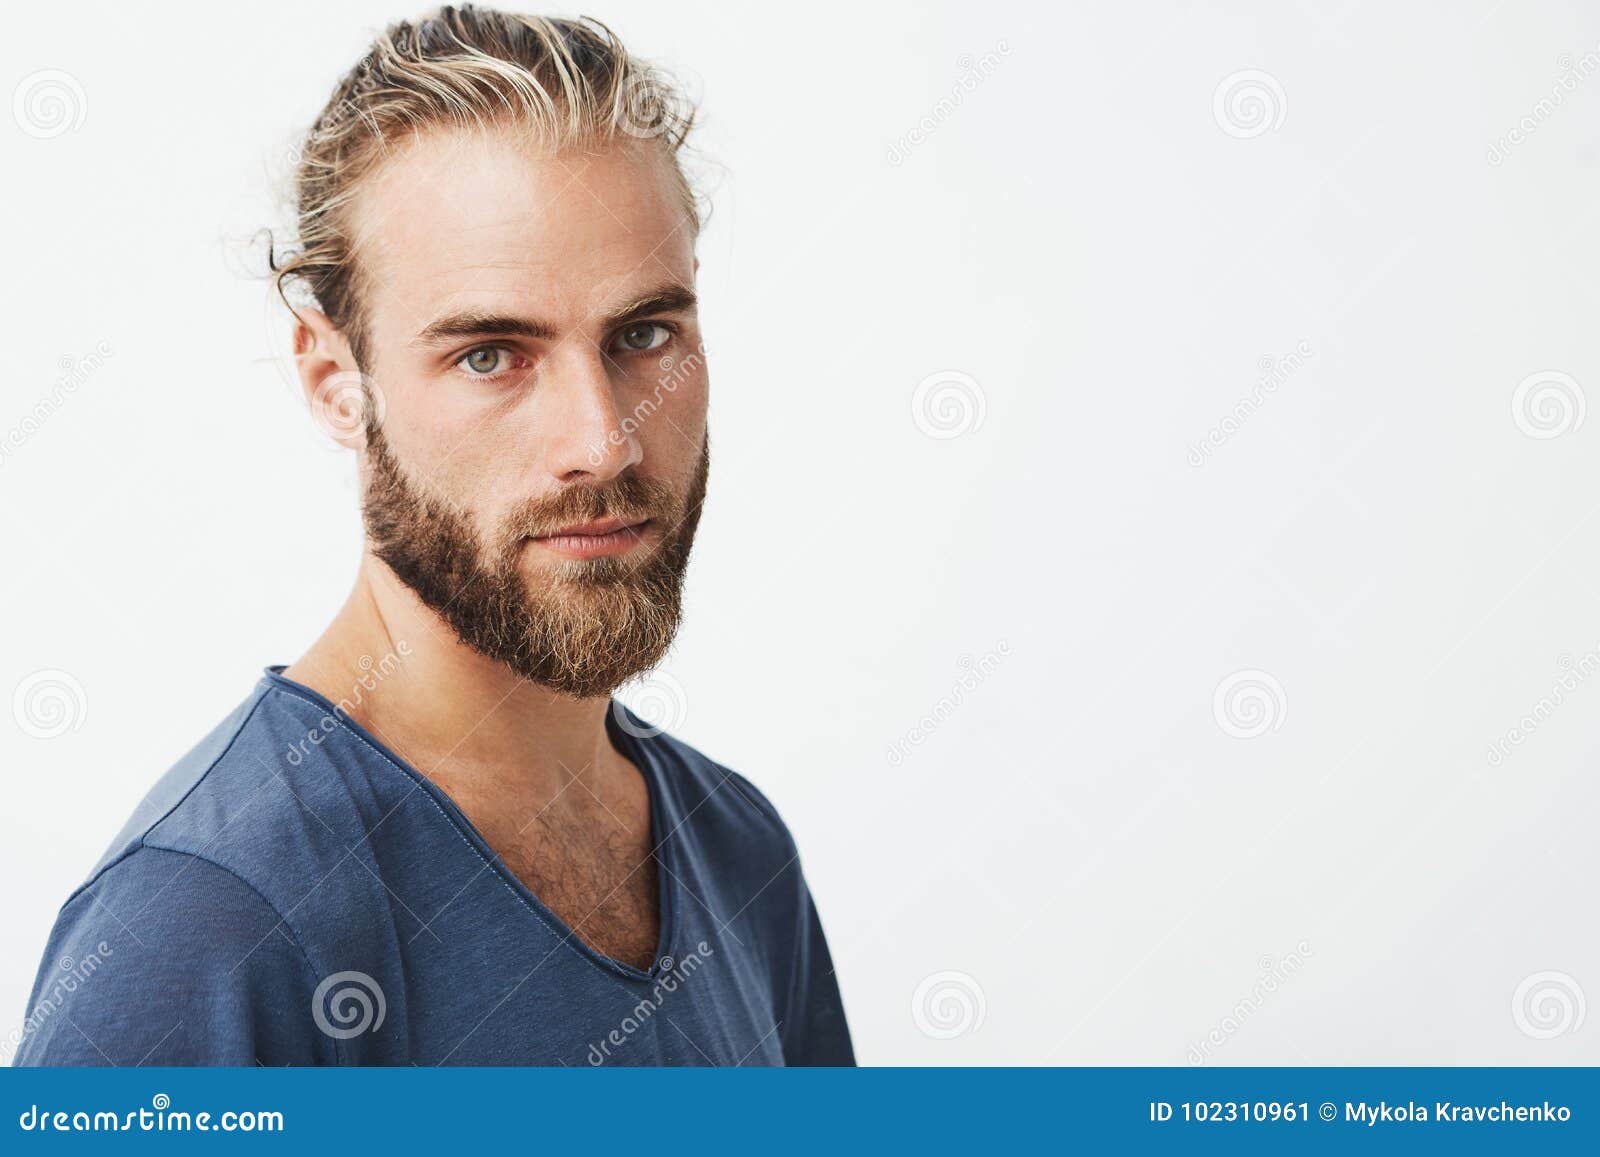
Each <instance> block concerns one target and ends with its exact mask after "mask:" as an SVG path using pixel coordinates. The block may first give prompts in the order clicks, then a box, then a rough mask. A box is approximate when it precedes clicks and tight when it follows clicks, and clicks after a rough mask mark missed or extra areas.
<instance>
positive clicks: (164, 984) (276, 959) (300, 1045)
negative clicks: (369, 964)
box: [14, 847, 337, 1066]
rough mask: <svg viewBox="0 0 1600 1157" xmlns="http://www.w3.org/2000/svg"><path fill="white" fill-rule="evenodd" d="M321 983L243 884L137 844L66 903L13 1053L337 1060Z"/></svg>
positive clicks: (44, 1057) (26, 1059)
mask: <svg viewBox="0 0 1600 1157" xmlns="http://www.w3.org/2000/svg"><path fill="white" fill-rule="evenodd" d="M315 987H316V979H315V977H314V975H313V973H312V968H311V965H310V963H309V961H308V960H307V959H306V956H305V953H304V952H303V951H302V950H301V948H300V947H299V945H298V944H297V943H296V942H295V940H294V938H293V934H292V932H291V930H290V929H289V928H288V927H287V926H285V925H284V923H283V921H282V919H281V918H280V917H279V915H278V913H277V911H276V910H275V909H274V908H273V907H272V905H271V904H269V903H268V902H267V901H266V900H265V899H263V898H262V896H261V895H260V894H259V893H258V892H257V891H256V890H255V889H254V888H252V887H251V886H250V885H249V884H248V883H246V882H245V881H244V880H243V879H241V878H240V877H238V876H236V875H234V874H233V873H232V872H230V871H228V870H226V869H225V868H222V867H220V866H218V865H217V864H214V863H212V862H210V861H208V860H205V859H203V858H201V857H198V856H194V855H190V854H188V853H185V852H176V851H168V850H165V849H160V848H151V847H140V848H139V849H137V850H136V851H134V852H132V853H131V854H129V855H127V856H125V857H124V858H123V859H121V860H119V861H117V862H116V863H114V864H112V865H111V866H110V867H109V868H107V869H106V870H105V871H104V872H102V873H101V874H100V875H99V876H98V877H97V878H96V879H95V880H93V881H92V882H91V883H90V884H88V885H87V886H85V887H84V888H83V889H82V890H80V891H79V892H78V893H77V894H76V895H74V896H73V897H72V899H70V900H69V901H68V902H67V904H66V906H65V907H63V908H62V910H61V913H60V915H59V916H58V917H57V919H56V924H55V927H54V929H53V930H52V932H51V934H50V940H49V945H48V947H47V948H46V950H45V957H44V962H43V963H42V964H41V965H40V967H39V975H38V979H37V980H36V981H35V982H34V988H33V993H32V995H31V997H30V998H29V1002H28V1008H27V1012H26V1014H25V1018H24V1021H23V1026H22V1040H21V1042H20V1044H19V1046H18V1048H17V1051H16V1055H15V1061H14V1063H16V1064H18V1065H118V1066H137V1065H146V1066H148V1065H258V1064H260V1065H283V1064H326V1063H334V1062H335V1061H336V1060H337V1057H336V1054H335V1052H334V1049H333V1041H332V1040H331V1038H329V1037H327V1036H325V1035H324V1034H321V1033H318V1032H317V1031H316V1029H315V1026H314V1020H313V1016H312V994H313V993H314V991H315Z"/></svg>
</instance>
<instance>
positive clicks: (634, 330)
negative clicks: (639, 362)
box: [617, 321, 672, 354]
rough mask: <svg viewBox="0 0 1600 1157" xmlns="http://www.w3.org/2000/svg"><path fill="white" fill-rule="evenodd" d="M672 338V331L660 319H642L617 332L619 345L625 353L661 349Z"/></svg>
mask: <svg viewBox="0 0 1600 1157" xmlns="http://www.w3.org/2000/svg"><path fill="white" fill-rule="evenodd" d="M671 338H672V331H671V330H670V329H668V328H667V327H666V326H664V325H662V324H661V323H660V322H658V321H641V322H639V323H637V324H636V325H630V326H628V327H627V328H626V329H624V330H623V331H622V332H621V333H619V334H617V345H618V346H619V347H620V348H621V349H622V350H623V352H625V353H630V354H642V353H648V352H649V351H651V350H653V349H660V348H661V347H662V346H664V345H666V344H667V342H668V341H669V340H671Z"/></svg>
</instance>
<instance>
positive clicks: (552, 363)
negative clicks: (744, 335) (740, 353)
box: [353, 132, 708, 696]
mask: <svg viewBox="0 0 1600 1157" xmlns="http://www.w3.org/2000/svg"><path fill="white" fill-rule="evenodd" d="M669 166H670V162H669V161H668V160H667V159H666V158H665V157H664V156H662V155H661V154H660V153H658V152H657V151H656V150H655V149H654V148H653V147H652V146H651V145H650V144H649V143H630V144H629V145H628V146H625V147H619V148H613V149H609V150H606V151H603V152H596V153H591V154H588V155H581V154H561V155H558V156H554V157H552V156H550V155H548V154H543V155H541V154H540V153H538V152H536V151H534V150H533V149H532V148H531V147H530V146H528V145H527V144H524V143H520V142H518V141H517V140H516V139H515V138H514V137H513V136H512V135H510V134H509V133H505V132H498V133H495V134H493V135H475V134H433V135H429V136H426V137H423V138H420V139H418V140H415V141H413V142H409V143H408V144H407V145H406V146H404V148H403V150H402V152H401V154H400V156H399V157H398V158H397V159H396V160H394V161H393V162H391V163H390V164H389V165H388V166H386V167H385V168H384V169H383V170H382V171H381V172H380V173H379V174H377V175H376V177H375V179H373V180H372V181H370V182H369V183H368V185H367V186H366V187H365V188H364V190H363V192H362V193H361V195H360V198H359V200H358V201H357V203H356V205H355V212H354V216H353V221H354V224H355V228H356V233H357V241H356V257H357V261H358V264H359V267H360V276H361V284H362V286H363V289H364V293H363V296H362V303H363V307H364V308H363V313H364V316H365V319H366V330H365V334H366V342H365V345H366V349H367V356H368V361H369V364H368V365H367V366H365V367H364V369H365V371H366V373H367V374H368V375H369V377H370V379H371V384H372V386H373V388H374V390H375V393H376V398H375V400H374V404H373V407H372V409H373V415H372V418H373V420H372V421H371V422H370V423H369V432H368V439H367V452H366V459H365V463H364V471H363V473H364V493H365V498H364V513H365V517H366V522H367V531H368V535H369V538H370V539H371V541H372V545H373V549H374V552H375V553H376V554H377V555H378V557H379V558H381V559H383V560H384V561H385V562H386V563H388V565H389V566H390V567H391V569H393V570H394V571H395V573H396V574H398V575H399V576H400V578H401V579H402V580H404V581H405V582H406V583H407V584H408V585H409V586H410V587H411V588H412V589H413V590H414V591H415V592H416V593H417V594H418V596H419V597H420V598H421V599H422V600H423V601H424V602H425V603H427V604H428V605H429V606H431V607H432V608H433V609H434V610H435V611H437V612H438V613H439V614H440V615H441V616H442V617H444V618H445V619H446V621H448V622H449V623H450V624H451V626H452V627H454V628H455V630H456V632H457V633H458V634H459V635H460V636H461V637H462V639H463V640H464V641H465V642H467V643H468V644H470V645H471V646H473V647H475V648H476V649H478V650H479V651H481V652H483V653H485V654H487V655H489V656H490V657H492V658H495V659H497V660H500V661H502V662H504V663H506V664H507V665H508V666H510V667H511V668H512V669H513V670H515V671H517V672H518V673H519V674H521V675H524V676H526V677H527V678H529V679H531V680H533V681H535V682H538V683H542V684H545V685H547V686H550V687H552V688H554V689H556V690H558V691H562V692H565V693H568V694H572V695H579V696H589V695H599V694H605V693H608V692H610V691H611V690H613V689H614V688H615V687H616V686H617V685H618V684H619V683H621V682H622V681H623V680H625V679H627V678H628V677H629V676H631V675H634V674H637V673H638V672H640V671H642V670H645V669H647V668H648V667H650V666H652V665H654V664H655V663H656V662H657V661H658V660H659V659H660V658H661V657H662V655H663V654H664V653H665V651H666V649H667V647H668V645H669V644H670V643H671V640H672V636H673V633H674V632H675V630H676V628H677V624H678V620H679V617H680V613H681V585H682V577H683V571H684V568H685V566H686V565H687V562H688V556H689V549H690V545H691V543H692V540H693V536H694V529H695V525H696V523H697V522H698V519H699V514H700V504H701V501H702V500H703V497H704V493H705V482H706V470H707V465H708V445H707V439H706V421H705V417H706V368H705V361H704V353H703V349H702V346H701V338H700V332H699V328H698V323H697V317H696V313H695V307H694V298H693V293H692V287H693V285H694V272H695V261H694V233H693V222H692V221H691V220H690V218H689V215H688V212H687V210H686V209H685V208H684V206H683V205H682V203H681V200H680V198H679V194H678V190H677V187H676V185H675V184H674V181H673V177H672V173H671V169H670V167H669Z"/></svg>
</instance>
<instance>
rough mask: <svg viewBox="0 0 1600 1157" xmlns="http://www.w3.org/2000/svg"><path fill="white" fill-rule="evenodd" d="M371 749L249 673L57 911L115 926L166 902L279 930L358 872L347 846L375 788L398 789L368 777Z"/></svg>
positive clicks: (311, 911)
mask: <svg viewBox="0 0 1600 1157" xmlns="http://www.w3.org/2000/svg"><path fill="white" fill-rule="evenodd" d="M376 758H377V757H376V755H374V754H372V753H369V752H368V751H366V750H365V749H364V748H362V747H361V746H360V745H359V744H358V743H357V742H356V741H355V739H354V738H353V737H352V736H351V734H350V733H349V731H348V729H346V728H345V727H344V726H343V724H342V723H341V722H340V721H339V720H338V719H337V718H336V717H334V716H332V715H331V714H330V713H329V712H327V711H326V710H325V708H324V707H323V706H322V705H319V704H318V703H316V702H314V701H312V700H309V699H305V698H302V697H299V696H295V695H292V694H290V693H288V692H287V691H285V690H283V689H282V688H281V686H280V685H279V684H276V683H274V682H273V681H271V680H266V679H263V680H262V681H261V682H260V683H259V684H258V685H257V686H256V688H255V690H254V692H253V693H252V694H251V695H250V696H249V697H248V698H247V699H246V700H245V701H244V702H243V703H241V704H240V705H239V707H238V708H236V709H235V710H234V711H233V712H232V713H230V715H229V716H228V717H227V718H226V719H225V720H223V721H222V722H221V723H220V724H218V725H217V727H215V728H214V729H213V730H212V731H211V732H210V734H208V735H207V736H206V737H205V738H204V739H202V740H201V741H200V742H199V743H198V744H196V745H195V747H194V748H193V749H192V750H191V751H190V752H189V753H188V754H187V755H185V756H184V757H183V758H182V759H180V760H179V761H178V762H177V764H176V765H174V766H173V767H172V768H171V770H169V771H168V772H167V773H166V774H165V775H163V776H162V777H161V778H160V780H158V781H157V783H156V784H155V786H154V787H153V788H152V789H151V790H150V792H149V794H148V795H147V796H146V798H145V799H144V801H143V802H142V803H141V804H140V806H139V808H138V809H137V810H136V811H135V813H134V815H133V817H132V818H130V819H129V820H128V822H127V824H126V825H125V826H124V827H123V829H122V831H121V833H120V834H119V835H118V836H117V838H116V839H115V840H114V841H113V842H112V845H111V847H110V848H109V849H108V850H107V851H106V853H105V855H104V856H103V857H102V858H101V860H100V862H99V863H98V864H97V865H96V866H95V868H94V869H93V870H92V871H91V873H90V874H89V877H88V879H87V881H86V882H85V883H84V884H83V885H82V886H81V887H79V888H78V890H77V891H75V892H74V893H73V894H72V895H71V896H70V897H69V898H68V901H67V904H66V905H65V906H64V907H63V908H62V913H61V917H62V919H63V920H66V919H68V918H69V917H70V916H71V915H72V914H73V913H74V912H81V913H83V918H84V919H92V920H94V921H96V922H102V923H106V922H108V923H109V924H110V925H111V926H112V927H116V925H117V920H116V917H117V916H119V915H120V914H121V913H123V912H128V911H131V912H138V913H144V914H146V915H151V916H158V915H159V914H160V913H162V912H164V911H166V910H168V909H171V908H172V907H173V906H174V904H177V905H179V908H178V911H180V912H181V911H182V910H183V909H184V908H185V907H188V908H195V909H196V910H198V911H201V912H205V913H212V914H215V915H216V916H217V918H218V919H222V918H223V917H224V916H225V915H226V913H228V912H230V911H240V912H250V913H252V914H254V913H258V912H270V913H273V914H274V916H273V920H272V923H273V924H279V925H281V926H282V933H283V934H286V935H287V936H288V938H289V939H290V940H291V941H292V940H293V939H295V937H296V932H295V929H296V927H297V926H298V927H300V928H305V927H307V926H308V925H312V926H314V925H315V924H316V923H317V921H316V917H317V915H318V913H319V911H320V910H321V909H323V908H326V907H328V906H330V905H333V906H339V907H341V908H344V909H346V910H348V909H350V908H351V907H352V906H353V904H354V902H355V901H356V900H358V899H359V897H355V896H352V895H350V894H349V893H350V888H349V887H348V886H345V884H346V883H347V878H357V882H358V883H359V882H360V880H359V878H361V877H366V873H365V872H364V871H362V870H359V869H357V870H355V871H351V870H348V869H350V868H352V867H353V865H351V864H350V860H351V856H352V852H351V849H352V848H354V847H357V846H359V845H360V844H361V841H362V840H363V839H364V837H365V836H366V834H367V831H368V828H369V825H370V823H371V822H373V821H372V820H371V819H369V817H371V816H379V815H382V814H384V811H385V809H386V808H387V806H388V801H387V799H385V798H383V794H382V793H383V792H384V791H389V790H392V791H396V792H403V791H405V790H406V788H407V787H408V786H409V781H404V780H403V779H401V778H400V777H394V778H393V779H391V778H389V777H385V776H381V775H376V776H375V775H372V774H371V771H372V767H371V764H372V762H373V761H374V760H375V759H376ZM375 784H376V786H375ZM341 866H343V867H345V868H346V869H347V870H346V871H344V872H336V869H338V868H339V867H341ZM321 880H326V881H327V884H326V886H323V887H318V888H316V889H312V888H311V886H310V884H309V883H308V881H310V882H316V881H321ZM111 898H115V899H116V900H117V904H115V905H112V904H109V903H108V901H109V900H110V899H111ZM251 927H252V928H253V927H254V925H253V924H252V925H251ZM135 931H137V930H136V929H135Z"/></svg>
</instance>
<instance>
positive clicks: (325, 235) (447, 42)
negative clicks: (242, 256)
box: [268, 4, 704, 370]
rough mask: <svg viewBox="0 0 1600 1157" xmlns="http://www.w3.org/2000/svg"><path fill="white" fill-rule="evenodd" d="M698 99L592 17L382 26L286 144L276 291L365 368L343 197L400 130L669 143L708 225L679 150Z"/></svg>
mask: <svg viewBox="0 0 1600 1157" xmlns="http://www.w3.org/2000/svg"><path fill="white" fill-rule="evenodd" d="M693 123H694V106H693V104H692V102H691V101H690V100H689V99H688V98H687V97H686V96H685V94H684V93H683V92H682V90H681V89H680V88H678V87H677V86H676V84H675V83H674V82H673V81H672V80H671V78H669V77H667V76H666V75H665V74H664V73H662V72H661V71H659V70H658V69H656V68H654V67H652V66H651V65H649V64H646V63H645V62H643V61H641V60H639V59H637V58H635V57H633V56H631V55H629V53H628V51H627V49H626V48H625V47H623V44H622V42H621V41H620V40H618V39H617V37H616V36H615V34H613V33H612V32H611V30H610V29H609V28H607V27H606V26H605V25H603V24H601V23H600V22H599V21H597V20H593V19H590V18H588V17H583V18H580V19H577V20H562V19H555V18H549V17H543V16H524V15H518V14H514V13H507V12H498V11H495V10H493V9H489V8H480V7H478V6H476V5H473V4H464V5H461V6H460V7H443V8H440V9H438V10H437V11H436V12H433V13H431V14H430V15H427V16H424V17H421V18H420V19H417V20H406V21H400V22H398V23H396V24H392V25H390V26H389V27H388V28H387V29H385V30H384V32H383V33H382V34H381V35H380V36H379V37H378V38H377V39H376V40H374V41H373V43H372V46H371V47H370V48H369V49H368V50H367V53H366V55H365V56H363V57H362V58H361V60H360V61H359V62H357V64H356V65H355V67H354V68H352V69H351V70H350V71H349V72H347V73H346V74H345V75H344V77H343V78H342V79H341V80H340V81H339V83H338V86H337V87H336V88H335V89H334V91H333V95H332V96H331V97H330V98H329V99H328V103H327V104H326V105H325V106H324V108H323V110H322V112H321V113H320V114H319V115H318V117H317V119H316V121H315V122H314V123H313V124H312V126H311V128H310V130H309V131H308V132H307V133H306V135H305V138H304V140H303V142H301V144H300V145H299V147H298V149H297V150H296V154H295V157H296V160H295V172H294V215H295V220H296V230H297V233H298V241H297V244H295V245H293V246H291V247H290V248H288V249H287V250H285V251H283V252H270V251H269V254H268V265H269V266H270V268H271V270H272V273H273V275H274V284H275V286H276V288H277V291H278V295H279V296H280V297H281V298H282V299H283V302H284V304H285V305H287V306H288V307H289V309H290V311H291V312H294V309H295V307H294V305H293V303H292V302H290V300H289V296H288V294H287V293H286V292H285V286H286V285H287V284H297V285H299V286H301V287H303V289H304V290H305V291H307V292H309V294H310V296H311V298H312V299H313V300H314V302H315V303H316V305H317V307H318V308H320V309H321V310H322V312H323V313H325V314H326V315H327V316H328V319H329V321H331V322H332V323H333V324H334V325H335V326H336V327H337V328H338V329H340V330H341V331H343V332H344V334H345V336H346V337H347V338H348V339H349V341H350V345H351V351H352V353H353V354H354V355H355V358H356V362H357V365H358V366H360V367H361V368H362V369H363V370H366V369H367V368H368V367H369V366H370V362H369V361H368V356H367V355H368V350H367V349H366V341H365V324H364V320H365V319H364V317H363V314H362V306H361V301H362V292H361V290H362V285H361V278H360V272H359V269H358V267H357V263H356V256H357V254H356V245H355V237H354V233H353V229H352V222H351V221H350V219H349V218H350V214H349V210H350V207H351V203H352V201H353V200H354V198H355V195H356V193H357V191H358V190H359V189H360V187H361V185H362V182H363V181H364V180H365V179H366V178H367V177H368V176H369V175H370V174H371V173H372V172H373V171H374V170H375V169H377V168H378V167H379V166H380V165H381V164H382V163H383V161H384V160H385V159H386V158H387V157H388V156H389V155H390V154H391V153H392V151H393V150H394V148H395V146H396V145H397V144H399V143H400V142H401V141H403V140H405V139H406V138H407V137H409V136H413V135H415V134H418V133H421V132H424V131H428V130H430V129H436V128H447V129H459V130H467V129H479V130H485V129H489V128H499V127H511V128H514V129H515V130H516V131H518V132H520V133H526V134H527V137H528V139H529V141H530V142H531V143H532V144H533V145H534V146H535V147H536V148H538V149H540V150H543V151H549V152H556V151H559V150H561V149H565V148H571V147H592V146H601V147H603V146H605V145H608V144H612V143H617V142H619V141H622V140H624V139H630V140H633V141H638V142H643V143H647V144H651V145H653V147H657V148H662V149H665V150H666V154H667V157H668V159H669V161H670V163H671V169H672V173H673V175H674V177H675V178H676V181H677V184H678V188H679V192H680V195H681V197H682V199H683V202H684V207H685V209H686V211H687V212H688V214H689V218H690V223H691V228H693V229H694V230H695V231H696V232H698V230H699V229H700V227H701V226H702V224H703V222H704V218H703V215H702V214H701V212H700V207H699V204H698V203H697V201H696V198H695V195H694V192H693V190H692V188H691V186H690V183H689V181H688V179H687V177H685V175H684V171H683V165H682V161H681V157H680V155H679V154H680V150H681V149H682V147H683V144H684V141H685V139H686V138H687V136H688V134H689V130H690V128H691V126H692V125H693Z"/></svg>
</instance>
